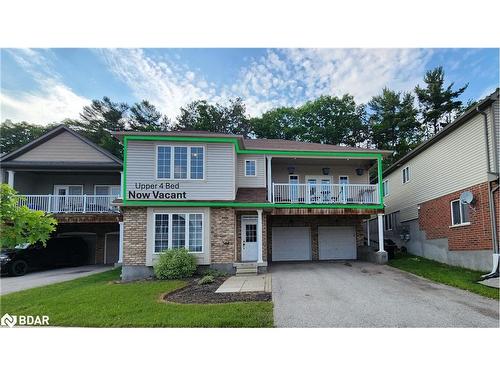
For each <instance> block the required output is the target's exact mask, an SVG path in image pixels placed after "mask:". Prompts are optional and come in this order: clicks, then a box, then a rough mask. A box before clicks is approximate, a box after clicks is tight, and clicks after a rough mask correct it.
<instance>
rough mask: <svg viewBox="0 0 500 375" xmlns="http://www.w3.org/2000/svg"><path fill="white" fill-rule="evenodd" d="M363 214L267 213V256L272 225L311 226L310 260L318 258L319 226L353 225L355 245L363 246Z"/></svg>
mask: <svg viewBox="0 0 500 375" xmlns="http://www.w3.org/2000/svg"><path fill="white" fill-rule="evenodd" d="M366 218H367V217H364V216H354V215H353V216H349V215H342V216H340V215H323V216H312V215H311V216H288V215H281V216H280V215H278V216H274V215H272V216H271V215H268V218H267V228H268V230H267V244H268V247H267V248H268V250H267V252H268V253H267V258H268V259H272V227H309V228H311V251H312V260H318V259H319V245H318V227H319V226H355V228H356V245H357V246H363V237H364V234H363V225H362V220H363V219H366Z"/></svg>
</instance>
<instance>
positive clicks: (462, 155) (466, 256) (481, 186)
mask: <svg viewBox="0 0 500 375" xmlns="http://www.w3.org/2000/svg"><path fill="white" fill-rule="evenodd" d="M498 96H499V90H498V89H497V90H496V91H495V92H494V93H492V94H491V95H489V96H487V97H486V98H485V99H484V100H482V101H481V102H479V103H478V105H477V106H475V107H474V108H472V109H470V110H469V111H467V112H466V113H464V114H463V115H462V116H461V117H459V118H458V119H456V120H455V121H454V122H453V123H451V124H449V125H447V126H446V127H444V128H443V129H442V130H441V131H440V132H438V133H437V134H436V135H434V136H433V137H432V138H430V139H429V140H427V141H426V142H424V143H423V144H421V145H420V146H418V147H417V148H415V149H414V150H413V151H411V152H410V153H408V154H407V155H406V156H404V157H403V158H401V159H400V160H399V161H398V162H396V163H395V164H394V165H392V166H390V167H389V168H388V169H387V170H385V171H384V174H383V175H384V177H383V191H384V202H385V205H386V207H385V217H384V235H385V237H387V238H391V239H392V240H394V241H395V242H396V243H397V244H398V245H399V246H404V247H406V248H407V249H408V251H409V252H410V253H412V254H416V255H421V256H424V257H427V258H430V259H434V260H437V261H440V262H443V263H448V264H452V265H457V266H461V267H466V268H471V269H477V270H484V271H487V270H491V269H493V268H496V267H497V266H498V246H499V245H498V244H499V238H498V236H499V233H500V229H499V225H500V218H499V211H498V210H499V207H500V199H499V191H498V173H499V164H500V117H499V101H498ZM461 198H462V199H461ZM376 228H377V224H376V223H375V220H372V221H371V225H370V229H371V231H370V235H371V238H374V237H375V238H376V231H377V229H376ZM492 255H493V256H492Z"/></svg>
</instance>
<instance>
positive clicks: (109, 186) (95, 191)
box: [94, 184, 120, 195]
mask: <svg viewBox="0 0 500 375" xmlns="http://www.w3.org/2000/svg"><path fill="white" fill-rule="evenodd" d="M104 186H106V187H108V188H109V192H110V193H111V187H117V188H118V190H120V185H114V184H111V185H107V184H99V185H94V195H97V188H98V187H104ZM108 195H111V194H108Z"/></svg>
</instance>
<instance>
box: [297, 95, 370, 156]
mask: <svg viewBox="0 0 500 375" xmlns="http://www.w3.org/2000/svg"><path fill="white" fill-rule="evenodd" d="M364 113H365V109H364V106H361V105H360V106H358V105H357V104H356V102H355V101H354V97H352V96H351V95H347V94H346V95H344V96H342V97H335V96H321V97H319V98H318V99H316V100H313V101H310V102H307V103H306V104H304V105H302V106H300V107H299V108H297V114H298V118H299V123H300V127H302V132H301V133H302V134H301V135H300V140H302V141H308V142H315V143H326V144H342V145H349V146H355V145H356V144H359V143H361V142H363V141H365V140H366V137H367V128H366V126H365V125H364V124H363V117H364Z"/></svg>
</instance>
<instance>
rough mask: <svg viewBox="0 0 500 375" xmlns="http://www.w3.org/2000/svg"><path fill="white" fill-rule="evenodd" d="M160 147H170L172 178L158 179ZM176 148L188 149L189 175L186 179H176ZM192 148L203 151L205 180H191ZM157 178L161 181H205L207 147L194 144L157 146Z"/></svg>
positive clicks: (204, 174) (204, 176)
mask: <svg viewBox="0 0 500 375" xmlns="http://www.w3.org/2000/svg"><path fill="white" fill-rule="evenodd" d="M159 147H170V177H158V148H159ZM175 147H186V148H187V175H186V178H174V159H175V152H174V148H175ZM191 147H199V148H202V149H203V178H191ZM155 150H156V152H155V177H156V179H157V180H160V181H205V179H206V174H207V168H206V160H207V150H206V147H205V145H193V144H188V145H186V144H182V145H171V144H164V145H156V148H155Z"/></svg>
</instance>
